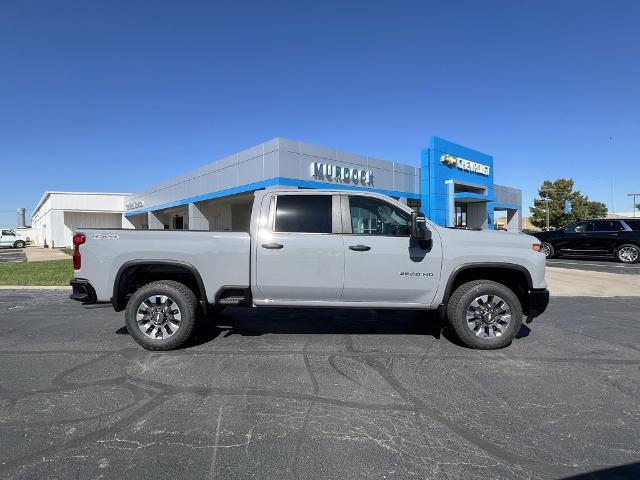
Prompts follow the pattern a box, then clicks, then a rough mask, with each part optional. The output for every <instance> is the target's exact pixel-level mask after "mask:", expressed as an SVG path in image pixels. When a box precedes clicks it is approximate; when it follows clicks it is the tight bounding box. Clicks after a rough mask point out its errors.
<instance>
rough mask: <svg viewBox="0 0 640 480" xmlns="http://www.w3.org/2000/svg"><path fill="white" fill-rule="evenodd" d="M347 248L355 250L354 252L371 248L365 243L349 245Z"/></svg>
mask: <svg viewBox="0 0 640 480" xmlns="http://www.w3.org/2000/svg"><path fill="white" fill-rule="evenodd" d="M349 250H355V251H356V252H367V251H369V250H371V247H367V246H366V245H351V246H350V247H349Z"/></svg>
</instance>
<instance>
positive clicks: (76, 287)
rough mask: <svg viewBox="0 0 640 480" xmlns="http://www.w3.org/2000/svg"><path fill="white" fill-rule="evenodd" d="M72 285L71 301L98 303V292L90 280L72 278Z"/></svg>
mask: <svg viewBox="0 0 640 480" xmlns="http://www.w3.org/2000/svg"><path fill="white" fill-rule="evenodd" d="M70 284H71V288H73V292H72V293H71V295H69V298H70V299H71V300H76V301H77V302H82V303H96V301H97V297H96V291H95V289H94V288H93V286H92V285H91V283H90V282H89V280H86V279H84V278H72V279H71V282H70Z"/></svg>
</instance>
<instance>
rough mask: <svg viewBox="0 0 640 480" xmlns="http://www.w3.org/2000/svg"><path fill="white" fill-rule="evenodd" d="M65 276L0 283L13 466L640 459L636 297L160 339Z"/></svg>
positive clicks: (4, 469) (571, 464) (9, 465)
mask: <svg viewBox="0 0 640 480" xmlns="http://www.w3.org/2000/svg"><path fill="white" fill-rule="evenodd" d="M66 295H67V294H66V293H64V292H59V291H37V290H36V291H24V290H23V291H20V290H3V291H0V322H1V323H0V324H1V325H2V330H1V332H2V333H1V334H0V358H1V359H2V360H1V365H2V369H1V370H0V379H1V383H0V476H1V477H2V478H7V479H18V478H20V479H27V478H33V479H36V478H37V479H42V478H73V479H84V478H118V479H120V478H158V479H163V478H168V479H172V480H174V479H175V478H224V479H227V478H229V479H231V478H233V479H235V478H237V479H240V478H242V479H244V478H267V479H287V478H301V479H316V478H317V479H320V478H323V479H324V478H335V479H350V478H353V479H360V478H365V477H372V478H387V479H391V478H397V479H405V478H451V479H454V478H455V479H458V478H463V479H466V478H478V479H480V478H483V479H484V478H504V479H511V478H527V479H530V478H638V477H640V463H638V462H639V461H640V435H638V432H640V348H639V345H640V342H639V340H640V329H639V325H640V324H639V323H638V315H637V312H638V310H639V309H640V298H634V299H631V298H598V299H590V298H554V299H552V301H551V304H550V307H549V310H548V313H547V314H545V315H544V316H543V317H541V318H539V319H537V320H536V321H535V322H534V323H533V324H531V329H530V330H529V328H527V327H523V328H522V330H521V332H520V335H519V338H518V339H517V340H515V341H514V343H513V344H512V345H511V346H510V347H509V348H507V349H504V350H500V351H489V352H487V351H474V350H469V349H466V348H463V347H460V346H458V345H456V344H455V343H452V342H451V341H450V340H448V339H447V338H446V337H444V336H440V335H439V329H438V328H437V322H436V320H435V318H434V317H432V316H427V317H425V316H424V315H418V314H416V313H413V312H403V313H391V314H378V313H376V312H374V311H369V310H363V311H358V312H354V311H341V310H297V311H289V310H279V309H269V310H257V309H255V310H248V309H229V310H228V311H226V312H225V313H224V314H223V315H222V316H220V317H218V318H217V320H216V321H215V323H216V324H217V326H216V325H214V322H213V321H211V322H210V323H209V325H208V326H207V328H203V329H202V331H201V333H200V336H199V337H198V339H197V340H196V341H195V342H194V344H193V346H191V347H190V348H187V349H184V350H180V351H176V352H166V353H152V352H147V351H145V350H143V349H141V348H140V347H138V346H137V345H136V344H135V343H134V342H133V341H132V340H131V339H130V338H129V336H128V335H127V334H126V328H125V327H124V319H123V316H122V314H118V313H115V312H113V311H112V310H111V309H110V308H102V307H99V308H83V307H82V306H80V305H78V304H76V303H75V302H72V301H71V300H68V299H67V298H66ZM594 471H596V472H599V473H597V474H595V475H594V476H581V475H583V474H586V473H587V472H594Z"/></svg>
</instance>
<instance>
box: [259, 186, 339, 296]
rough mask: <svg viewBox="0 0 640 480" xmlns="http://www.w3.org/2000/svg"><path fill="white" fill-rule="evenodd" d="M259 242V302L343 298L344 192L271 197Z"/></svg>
mask: <svg viewBox="0 0 640 480" xmlns="http://www.w3.org/2000/svg"><path fill="white" fill-rule="evenodd" d="M270 202H271V205H270V208H269V218H268V220H267V222H268V225H267V226H266V228H265V227H262V228H261V230H260V231H259V233H258V238H257V245H256V289H257V293H258V298H255V300H256V301H261V303H262V304H264V302H266V303H267V304H269V303H271V304H273V305H279V304H280V305H286V304H291V303H294V304H295V303H301V302H305V303H309V304H313V302H338V301H339V300H340V296H341V295H342V287H343V283H344V249H343V244H342V235H340V232H341V230H342V226H341V218H340V199H339V195H331V194H300V193H291V194H289V193H283V194H278V195H275V196H273V197H271V199H270Z"/></svg>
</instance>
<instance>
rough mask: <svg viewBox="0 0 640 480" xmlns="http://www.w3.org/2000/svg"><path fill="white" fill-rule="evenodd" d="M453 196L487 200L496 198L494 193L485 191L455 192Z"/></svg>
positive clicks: (490, 200)
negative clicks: (489, 193)
mask: <svg viewBox="0 0 640 480" xmlns="http://www.w3.org/2000/svg"><path fill="white" fill-rule="evenodd" d="M453 198H474V199H476V200H483V201H485V202H492V201H493V200H495V198H494V197H493V195H486V194H483V193H473V192H458V193H454V194H453Z"/></svg>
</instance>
